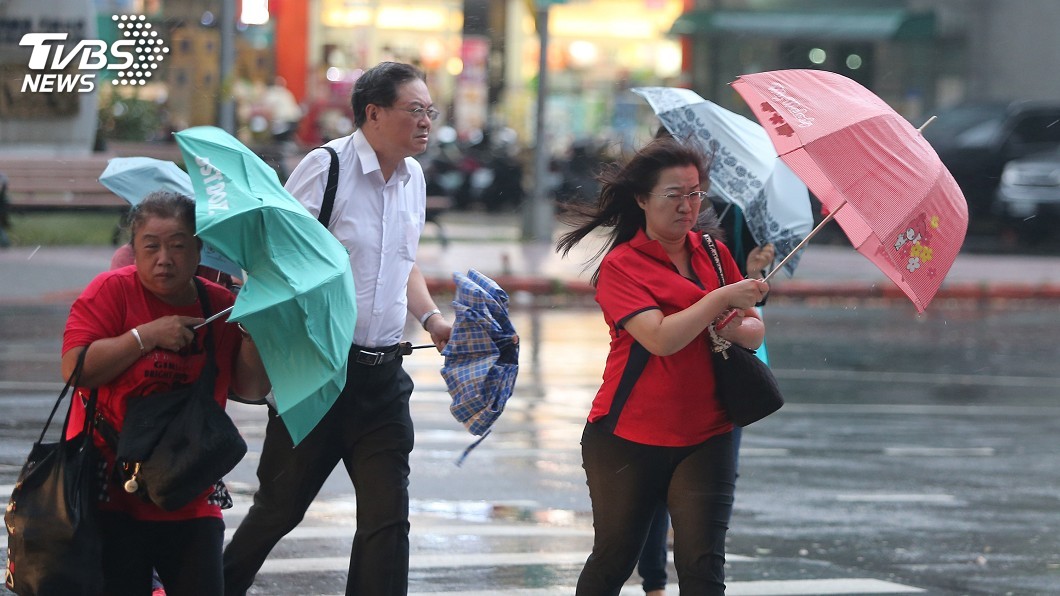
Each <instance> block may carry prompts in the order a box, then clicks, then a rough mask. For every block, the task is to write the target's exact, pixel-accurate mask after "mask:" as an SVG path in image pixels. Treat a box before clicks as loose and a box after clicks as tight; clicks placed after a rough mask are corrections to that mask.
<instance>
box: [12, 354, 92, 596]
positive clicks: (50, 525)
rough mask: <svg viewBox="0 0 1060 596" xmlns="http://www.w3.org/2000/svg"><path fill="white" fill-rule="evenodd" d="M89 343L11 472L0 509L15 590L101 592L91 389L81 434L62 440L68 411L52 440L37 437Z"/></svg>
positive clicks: (61, 594) (77, 373) (25, 595)
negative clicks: (13, 473) (3, 508)
mask: <svg viewBox="0 0 1060 596" xmlns="http://www.w3.org/2000/svg"><path fill="white" fill-rule="evenodd" d="M87 351H88V348H87V347H86V348H85V349H83V350H81V354H80V355H78V358H77V366H76V367H75V368H74V372H73V374H72V375H70V379H69V380H67V382H66V386H65V387H63V390H62V393H60V394H59V399H58V400H56V402H55V406H54V407H53V408H52V412H51V414H50V415H49V416H48V421H47V422H45V423H44V429H43V430H42V431H41V433H40V438H39V439H37V442H36V443H34V444H33V448H32V449H31V450H30V453H29V458H28V459H27V460H26V465H24V466H23V467H22V472H21V473H19V475H18V481H17V482H16V483H15V488H14V490H12V491H11V501H10V502H9V503H8V505H7V513H5V514H4V522H5V524H6V525H7V578H6V582H5V585H6V586H7V589H9V590H11V591H12V592H14V593H16V594H20V595H22V596H29V595H31V594H32V595H40V596H47V595H53V596H65V595H73V596H80V595H84V596H95V595H96V594H100V593H102V592H103V556H102V540H101V538H100V534H99V526H98V523H97V521H96V502H97V501H98V500H99V483H98V477H99V470H98V464H97V462H98V461H99V460H98V454H97V451H96V448H95V446H94V445H93V443H92V434H93V424H92V420H93V419H94V418H95V411H96V390H95V389H93V390H92V392H91V395H90V397H89V399H88V403H87V404H86V405H85V423H84V426H83V427H82V429H81V434H79V435H77V436H76V437H74V438H73V439H70V440H67V439H66V432H67V429H68V428H69V425H70V411H69V410H67V413H66V420H65V421H64V422H63V434H62V437H60V438H59V440H58V441H57V442H54V443H45V442H44V435H45V433H47V432H48V427H49V426H50V425H51V423H52V419H53V418H54V417H55V412H56V411H57V410H58V409H59V404H60V403H62V401H63V398H64V397H66V394H67V392H69V390H70V387H76V386H77V384H78V381H79V380H80V377H81V369H82V368H83V366H84V362H85V353H86V352H87Z"/></svg>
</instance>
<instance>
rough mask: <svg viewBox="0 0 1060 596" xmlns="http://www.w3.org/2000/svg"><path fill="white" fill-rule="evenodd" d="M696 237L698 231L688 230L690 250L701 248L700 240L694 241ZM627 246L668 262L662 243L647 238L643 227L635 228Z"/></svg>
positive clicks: (687, 240) (668, 257)
mask: <svg viewBox="0 0 1060 596" xmlns="http://www.w3.org/2000/svg"><path fill="white" fill-rule="evenodd" d="M698 238H699V232H697V231H695V230H691V231H689V232H688V236H687V238H686V242H688V244H689V246H690V247H691V249H692V252H696V251H697V250H702V242H697V241H696V240H697V239H698ZM629 247H630V248H632V249H633V250H636V251H637V252H639V253H641V254H644V255H646V256H649V257H651V258H653V259H655V260H657V261H660V262H662V263H670V256H669V255H667V254H666V250H665V249H664V248H663V246H662V244H659V241H658V240H652V239H651V238H648V234H647V233H646V232H645V231H644V228H641V229H639V230H637V233H636V234H634V235H633V238H631V239H630V240H629Z"/></svg>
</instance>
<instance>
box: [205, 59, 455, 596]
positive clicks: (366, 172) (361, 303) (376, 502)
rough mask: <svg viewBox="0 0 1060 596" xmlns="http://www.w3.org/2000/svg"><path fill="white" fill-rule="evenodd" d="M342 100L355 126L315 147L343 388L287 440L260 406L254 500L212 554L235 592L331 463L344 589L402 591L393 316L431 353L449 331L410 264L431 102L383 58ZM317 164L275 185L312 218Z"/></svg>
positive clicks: (403, 391)
mask: <svg viewBox="0 0 1060 596" xmlns="http://www.w3.org/2000/svg"><path fill="white" fill-rule="evenodd" d="M352 104H353V111H354V123H355V124H356V126H357V131H356V132H354V133H353V134H352V135H349V136H347V137H343V138H340V139H336V140H334V141H331V142H330V143H328V144H327V146H328V147H331V148H332V149H334V150H335V151H336V152H337V153H338V163H339V172H338V189H337V192H336V193H335V203H334V211H333V212H332V215H331V217H330V220H329V224H328V229H329V230H330V231H331V233H332V234H334V235H335V237H336V238H338V239H339V241H340V242H341V243H342V244H343V245H344V246H345V247H346V248H347V249H349V251H350V266H351V267H352V269H353V277H354V287H355V288H356V293H357V324H356V327H355V329H354V335H353V341H354V345H353V346H352V348H351V351H350V363H349V373H348V376H347V381H346V388H345V389H344V390H343V391H342V393H341V394H340V395H339V398H338V400H337V401H336V403H335V405H334V406H332V408H331V410H330V411H329V412H328V413H327V415H325V416H324V419H323V420H322V421H321V422H320V424H319V425H318V426H317V427H316V428H315V429H313V431H312V432H311V433H310V434H309V436H307V437H306V438H305V439H303V440H302V442H300V443H299V444H298V446H297V447H292V441H291V438H290V435H289V434H288V433H287V430H286V428H285V427H284V425H283V423H282V422H281V421H280V418H279V417H278V416H277V415H276V413H275V412H273V411H271V409H270V412H269V423H268V427H267V429H266V431H265V444H264V446H263V448H262V453H261V459H260V460H259V463H258V481H259V483H260V485H259V488H258V491H257V493H255V495H254V504H253V506H251V508H250V511H249V512H248V513H247V516H246V518H244V519H243V522H242V523H241V524H240V525H239V528H238V529H237V530H236V532H235V535H234V536H233V537H232V541H231V543H230V544H229V545H228V547H227V548H226V549H225V551H224V570H225V594H227V595H228V596H232V595H234V594H238V595H242V594H245V593H246V591H247V590H248V589H249V588H250V586H251V584H252V583H253V581H254V576H255V575H256V574H257V572H258V570H259V569H260V568H261V565H262V564H263V563H264V562H265V559H266V557H268V554H269V552H270V551H271V550H272V548H273V547H274V546H275V545H276V543H277V542H278V541H279V540H280V538H282V537H283V536H284V535H286V534H287V533H288V532H289V531H291V530H292V529H294V527H295V526H297V525H298V523H299V522H300V521H301V520H302V517H303V515H304V514H305V511H306V509H307V508H308V507H309V505H310V503H312V501H313V499H314V498H315V497H316V494H317V492H318V491H319V490H320V487H321V486H322V485H323V483H324V481H325V480H326V479H327V478H328V476H329V475H330V474H331V472H332V471H333V470H334V468H335V466H336V465H337V464H338V463H339V461H342V462H343V464H344V465H345V466H346V471H347V472H348V473H349V475H350V479H351V480H352V481H353V486H354V490H355V491H356V495H357V530H356V533H355V534H354V540H353V549H352V552H351V553H350V569H349V578H348V579H347V583H346V594H356V595H358V596H384V595H391V594H393V595H398V594H400V595H404V594H406V593H407V592H408V565H409V541H408V533H409V521H408V516H409V511H408V507H409V494H408V484H409V480H408V477H409V453H410V452H411V451H412V445H413V428H412V418H411V416H410V415H409V396H410V395H411V394H412V379H410V378H409V376H408V374H406V373H405V371H404V369H403V368H402V367H401V361H402V356H401V353H400V349H399V347H398V343H399V342H400V341H401V336H402V331H403V329H404V327H405V320H406V316H407V313H411V314H412V315H413V316H415V317H416V318H417V319H419V321H420V324H421V325H423V328H424V329H426V330H427V332H428V333H430V335H431V340H432V341H433V342H434V344H435V346H436V347H437V348H438V349H439V350H441V349H442V348H443V347H444V346H445V343H446V342H447V341H449V336H450V333H451V332H452V325H451V324H450V323H449V322H448V321H447V320H446V319H445V317H443V316H442V315H441V313H440V311H439V310H438V308H437V306H436V305H435V303H434V300H433V299H432V298H431V295H430V293H429V292H428V290H427V284H426V282H425V280H424V278H423V275H422V274H421V273H420V270H419V268H418V267H417V266H416V261H415V259H416V248H417V246H418V245H419V240H420V233H421V232H422V231H423V225H424V217H425V214H426V185H425V183H424V179H423V170H422V169H421V168H420V165H419V163H418V162H417V161H416V160H415V159H413V158H412V156H413V155H417V154H419V153H422V152H423V151H424V150H425V149H426V148H427V138H428V135H429V133H430V131H431V121H433V120H434V119H435V118H437V117H438V112H437V110H435V108H434V106H433V104H432V103H431V95H430V92H429V91H428V90H427V84H426V79H425V77H424V75H423V73H422V72H420V71H419V70H418V69H416V68H414V67H412V66H409V65H407V64H400V63H396V62H383V63H380V64H379V65H377V66H375V67H373V68H371V69H369V70H367V71H365V73H364V74H362V75H361V77H360V78H359V79H358V80H357V82H356V84H355V86H354V90H353V97H352ZM330 165H331V156H330V153H329V152H327V151H325V150H317V151H312V152H310V153H309V155H307V156H306V157H305V158H304V159H303V160H302V162H301V163H299V164H298V167H296V168H295V170H294V172H292V173H291V176H290V178H289V179H288V181H287V184H286V188H287V190H288V191H289V192H290V193H291V194H292V195H294V196H295V197H296V198H297V199H298V200H299V201H300V202H301V203H302V204H303V205H305V207H306V209H308V210H309V212H310V213H312V214H313V215H318V216H319V214H320V211H321V202H322V200H323V195H324V190H325V186H326V182H327V179H328V171H329V168H330Z"/></svg>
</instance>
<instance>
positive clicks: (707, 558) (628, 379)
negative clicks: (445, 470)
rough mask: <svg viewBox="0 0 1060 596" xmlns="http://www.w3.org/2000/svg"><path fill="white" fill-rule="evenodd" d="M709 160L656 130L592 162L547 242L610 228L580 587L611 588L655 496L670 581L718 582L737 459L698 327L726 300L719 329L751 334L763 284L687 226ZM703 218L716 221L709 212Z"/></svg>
mask: <svg viewBox="0 0 1060 596" xmlns="http://www.w3.org/2000/svg"><path fill="white" fill-rule="evenodd" d="M707 171H708V164H707V160H706V159H705V157H704V156H703V155H702V153H700V152H699V151H698V150H697V149H696V148H695V147H693V146H691V144H687V145H686V144H684V143H682V142H680V141H677V140H675V139H673V138H668V137H665V138H659V139H655V140H653V141H651V142H650V143H649V144H648V145H646V146H645V147H644V148H642V149H641V150H640V151H638V152H637V154H636V155H634V156H633V158H632V159H630V160H629V162H628V163H626V164H625V165H623V166H617V165H616V166H614V167H612V168H611V169H609V170H606V171H604V172H602V173H601V175H600V182H601V184H602V188H601V191H600V195H599V198H598V201H597V204H596V205H595V206H594V207H591V208H587V209H577V208H575V210H574V211H572V212H571V214H572V215H571V217H572V218H573V219H574V220H575V221H576V227H575V229H574V230H572V231H571V232H568V233H567V234H565V235H564V236H563V237H562V238H561V239H560V241H559V243H558V247H557V248H558V250H559V251H561V252H562V253H563V254H564V255H566V254H567V253H568V252H569V251H570V249H571V248H573V247H574V246H575V245H577V244H578V242H580V241H581V240H582V239H583V238H585V237H586V236H587V235H588V234H590V233H591V232H593V231H594V230H596V229H597V228H599V227H608V228H611V232H610V234H609V241H610V243H609V246H608V247H607V249H606V254H605V255H604V258H603V260H602V261H601V263H600V266H599V267H598V268H597V270H596V272H595V273H594V274H593V283H594V285H595V286H596V301H597V302H598V303H599V304H600V308H601V310H602V311H603V314H604V320H605V321H606V322H607V324H608V327H609V328H610V333H611V350H610V353H609V354H608V356H607V363H606V365H605V368H604V375H603V384H602V385H601V387H600V390H599V391H598V392H597V394H596V398H595V399H594V400H593V405H592V409H591V410H590V412H589V417H588V422H587V424H586V426H585V431H584V433H583V434H582V459H583V467H584V468H585V474H586V479H587V484H588V486H589V496H590V498H591V499H592V503H593V526H594V528H595V531H596V537H595V541H594V544H593V552H592V554H591V555H590V556H589V558H588V560H587V561H586V563H585V567H584V568H583V569H582V573H581V576H580V577H579V579H578V591H577V593H578V594H579V595H582V596H588V595H605V594H618V593H619V591H620V590H621V587H622V584H623V583H624V582H625V581H626V580H627V579H628V578H629V576H630V575H631V574H632V573H633V569H634V567H635V566H636V564H637V559H638V557H639V555H640V551H641V547H642V546H643V544H644V540H645V536H646V534H647V532H648V527H649V526H650V525H651V519H652V515H653V513H654V512H655V510H656V508H657V506H658V505H659V503H660V502H665V503H666V505H667V507H668V508H669V510H670V515H671V517H672V522H673V528H674V561H675V565H676V568H677V575H678V580H679V582H680V587H681V591H682V593H687V594H704V595H705V594H724V592H725V583H724V579H725V573H724V564H725V532H726V530H727V529H728V523H729V517H730V515H731V513H732V501H733V490H734V487H735V468H734V458H733V442H732V423H731V422H729V420H728V419H727V418H726V416H725V413H724V411H723V410H722V408H721V405H720V404H719V403H718V401H717V399H716V398H715V397H714V374H713V369H712V366H711V355H710V340H709V336H708V334H709V331H708V327H709V326H710V325H711V324H712V323H713V322H714V321H715V320H716V319H718V318H719V317H720V316H721V315H723V314H725V313H727V312H728V311H729V310H731V309H736V310H737V311H738V313H739V315H738V316H737V317H736V319H734V320H733V322H732V323H730V324H728V325H726V326H725V328H724V330H722V331H720V332H719V334H720V335H722V336H723V337H725V338H726V339H728V340H730V341H732V342H734V343H737V344H740V345H743V346H747V347H749V348H757V347H758V346H759V345H760V344H761V343H762V338H763V336H764V334H765V326H764V325H763V323H762V321H761V319H759V318H758V315H757V313H756V312H755V310H754V305H755V303H757V302H759V301H760V300H761V299H762V297H763V296H764V295H765V294H766V292H768V291H769V286H768V285H767V284H766V283H765V282H763V281H760V280H751V279H747V280H745V279H743V276H742V275H740V270H739V268H738V267H737V266H736V263H735V262H734V261H733V259H732V257H731V255H730V254H729V251H728V249H727V248H726V247H725V245H724V244H721V243H718V244H717V245H718V253H719V255H720V257H721V261H722V268H723V271H724V273H725V277H726V279H729V280H738V281H736V282H735V283H731V284H729V285H726V286H723V287H719V280H718V277H717V274H716V273H715V271H714V267H713V265H712V264H711V260H710V256H709V254H708V253H707V251H706V250H705V249H704V247H703V244H702V235H701V231H699V230H700V229H701V228H702V227H703V226H702V225H701V224H700V222H699V220H700V204H701V202H702V200H703V199H704V198H705V197H706V192H705V188H704V185H705V184H706V181H707ZM704 217H705V218H709V217H710V216H709V215H704ZM702 223H703V224H705V227H706V228H709V229H706V230H705V231H707V232H716V229H717V220H716V219H704V220H703V222H702Z"/></svg>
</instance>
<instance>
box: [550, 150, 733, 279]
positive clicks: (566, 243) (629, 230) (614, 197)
mask: <svg viewBox="0 0 1060 596" xmlns="http://www.w3.org/2000/svg"><path fill="white" fill-rule="evenodd" d="M681 166H695V167H696V169H697V170H699V180H700V184H701V185H702V188H703V190H706V189H707V187H708V185H709V182H708V179H707V172H709V171H710V164H709V160H708V158H707V156H706V155H704V154H703V152H702V151H700V150H699V149H698V147H697V146H696V145H695V144H694V143H693V142H691V141H689V142H682V141H679V140H677V139H675V138H673V137H671V136H669V135H665V136H659V137H657V138H655V139H653V140H652V141H651V142H649V143H648V144H647V145H645V146H644V147H642V148H641V149H640V150H639V151H637V152H636V154H634V155H633V157H632V158H631V159H630V160H629V161H628V162H626V164H625V165H620V164H617V163H612V164H609V165H607V166H605V167H604V168H603V169H602V170H601V171H600V172H599V174H598V175H597V176H596V179H597V180H598V181H599V182H600V185H601V188H600V195H599V197H598V198H597V201H596V204H595V205H591V206H586V205H577V204H571V205H569V206H567V209H568V210H567V212H566V213H565V214H564V216H563V219H564V221H566V222H568V223H570V224H572V225H573V226H575V227H574V229H573V230H571V231H570V232H567V233H566V234H564V235H563V236H561V237H560V239H559V242H557V243H556V251H557V252H560V253H562V254H563V256H567V253H569V252H570V250H571V249H572V248H574V247H575V246H576V245H577V244H578V243H579V242H581V241H582V240H583V239H584V238H585V237H586V236H588V235H589V234H590V233H591V232H593V231H594V230H595V229H596V228H599V227H608V228H611V232H610V233H609V234H608V239H609V241H608V243H607V245H606V246H604V247H603V248H601V249H600V250H599V251H598V252H597V253H596V254H595V255H594V256H593V257H592V258H591V259H589V261H588V263H587V264H586V265H587V267H588V265H589V264H591V263H593V262H595V261H597V260H598V259H599V258H600V257H601V256H603V255H604V254H606V253H608V252H611V250H612V249H614V248H615V247H616V246H618V245H619V244H622V243H623V242H628V241H629V240H631V239H632V238H633V236H635V235H636V233H637V230H641V229H644V226H645V221H644V210H643V209H641V208H640V205H638V204H637V196H638V195H646V194H648V193H649V192H651V189H652V188H654V187H655V185H656V184H657V183H658V182H659V173H660V172H662V171H663V170H665V169H666V168H673V167H681ZM713 213H714V212H713V210H711V209H709V203H708V209H707V210H706V211H704V212H702V213H701V214H700V218H699V220H698V221H697V223H696V229H698V230H701V231H704V232H707V233H709V234H711V235H712V236H716V235H717V234H718V233H719V232H720V226H719V225H718V220H717V217H716V216H715V215H714V214H713ZM599 276H600V267H599V266H597V268H596V271H594V272H593V276H592V283H593V285H596V282H597V279H598V278H599Z"/></svg>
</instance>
